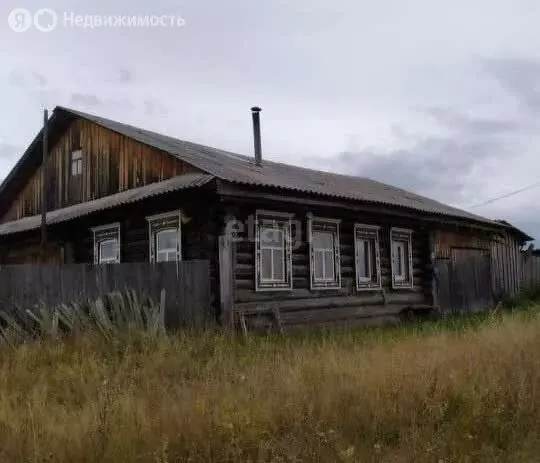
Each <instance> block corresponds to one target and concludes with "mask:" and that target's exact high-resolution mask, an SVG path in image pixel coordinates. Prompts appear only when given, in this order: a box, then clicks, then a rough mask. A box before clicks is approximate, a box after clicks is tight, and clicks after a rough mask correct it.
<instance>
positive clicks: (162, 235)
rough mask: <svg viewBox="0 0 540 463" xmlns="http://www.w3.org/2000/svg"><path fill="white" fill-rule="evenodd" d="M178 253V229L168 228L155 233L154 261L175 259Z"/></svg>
mask: <svg viewBox="0 0 540 463" xmlns="http://www.w3.org/2000/svg"><path fill="white" fill-rule="evenodd" d="M177 255H178V230H177V229H176V228H168V229H166V230H161V231H158V232H157V233H156V262H171V261H173V262H174V261H176V257H177Z"/></svg>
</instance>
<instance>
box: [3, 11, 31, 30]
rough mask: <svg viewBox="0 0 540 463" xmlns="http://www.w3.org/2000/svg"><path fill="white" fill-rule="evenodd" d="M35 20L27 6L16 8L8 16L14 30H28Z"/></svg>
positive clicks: (10, 25)
mask: <svg viewBox="0 0 540 463" xmlns="http://www.w3.org/2000/svg"><path fill="white" fill-rule="evenodd" d="M33 22H34V18H33V17H32V13H30V11H28V10H27V9H25V8H15V9H14V10H12V11H11V13H9V16H8V24H9V27H10V28H11V30H12V31H14V32H26V31H27V30H28V29H30V28H31V27H32V24H33Z"/></svg>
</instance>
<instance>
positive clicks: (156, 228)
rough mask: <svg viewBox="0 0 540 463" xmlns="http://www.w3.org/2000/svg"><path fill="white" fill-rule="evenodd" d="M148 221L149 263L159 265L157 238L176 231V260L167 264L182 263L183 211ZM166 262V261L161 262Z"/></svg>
mask: <svg viewBox="0 0 540 463" xmlns="http://www.w3.org/2000/svg"><path fill="white" fill-rule="evenodd" d="M146 220H147V221H148V241H149V243H148V248H149V250H148V252H149V254H148V256H149V261H150V262H152V263H157V254H158V250H157V236H158V234H159V233H160V232H163V231H165V230H176V232H177V237H176V239H177V241H176V242H177V249H176V259H175V260H174V261H170V260H169V261H167V262H180V261H181V260H182V211H180V210H176V211H170V212H164V213H161V214H155V215H151V216H148V217H146ZM161 262H165V261H161ZM161 262H160V263H161Z"/></svg>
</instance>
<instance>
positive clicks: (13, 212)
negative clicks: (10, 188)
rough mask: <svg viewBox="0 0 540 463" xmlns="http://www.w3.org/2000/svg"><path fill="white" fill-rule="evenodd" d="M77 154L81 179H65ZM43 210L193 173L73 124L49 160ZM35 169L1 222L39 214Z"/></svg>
mask: <svg viewBox="0 0 540 463" xmlns="http://www.w3.org/2000/svg"><path fill="white" fill-rule="evenodd" d="M77 149H81V150H82V164H83V168H82V174H81V175H78V176H73V175H71V152H72V151H73V150H77ZM48 166H49V169H48V177H49V182H48V183H49V186H48V190H47V203H48V204H47V208H48V210H53V209H59V208H62V207H65V206H68V205H71V204H76V203H80V202H84V201H90V200H93V199H97V198H101V197H103V196H108V195H111V194H114V193H118V192H120V191H124V190H127V189H131V188H136V187H140V186H144V185H147V184H149V183H153V182H159V181H161V180H165V179H168V178H171V177H174V176H176V175H181V174H184V173H190V172H198V169H196V168H194V167H192V166H191V165H189V164H186V163H184V162H182V161H181V160H179V159H176V158H174V157H173V156H171V155H169V154H167V153H164V152H161V151H159V150H157V149H155V148H151V147H148V146H146V145H144V144H142V143H139V142H137V141H135V140H132V139H130V138H128V137H125V136H123V135H120V134H117V133H115V132H112V131H110V130H108V129H105V128H103V127H101V126H99V125H97V124H94V123H92V122H90V121H87V120H85V119H80V118H79V119H76V120H75V121H74V122H73V123H72V124H71V126H70V127H69V129H68V130H67V131H66V133H65V134H64V136H63V137H61V138H60V140H59V141H58V142H57V143H56V144H55V145H54V146H53V147H51V150H50V155H49V164H48ZM41 192H42V187H41V167H39V168H38V169H37V170H36V172H35V173H34V174H33V175H32V177H31V178H30V179H29V180H28V182H27V183H26V185H25V186H24V187H23V188H22V190H21V192H20V194H19V195H18V197H17V198H16V199H15V201H14V202H13V204H12V206H11V208H10V209H9V211H8V212H7V213H6V214H5V215H4V216H3V218H2V221H3V222H7V221H11V220H17V219H20V218H23V217H28V216H32V215H37V214H40V213H41Z"/></svg>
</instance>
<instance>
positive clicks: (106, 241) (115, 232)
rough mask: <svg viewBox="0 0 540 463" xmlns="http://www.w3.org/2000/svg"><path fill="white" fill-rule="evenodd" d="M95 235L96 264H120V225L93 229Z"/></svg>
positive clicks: (114, 224) (115, 224)
mask: <svg viewBox="0 0 540 463" xmlns="http://www.w3.org/2000/svg"><path fill="white" fill-rule="evenodd" d="M92 232H93V234H94V264H117V263H119V262H120V224H119V223H113V224H109V225H104V226H101V227H96V228H93V229H92Z"/></svg>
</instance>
